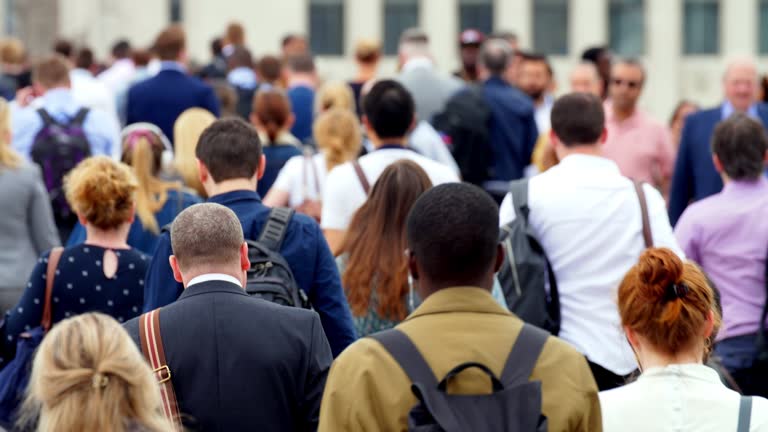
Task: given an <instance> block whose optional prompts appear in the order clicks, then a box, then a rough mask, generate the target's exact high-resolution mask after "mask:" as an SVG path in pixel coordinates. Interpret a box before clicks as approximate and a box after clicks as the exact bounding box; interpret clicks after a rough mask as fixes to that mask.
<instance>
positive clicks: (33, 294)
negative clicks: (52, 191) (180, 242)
mask: <svg viewBox="0 0 768 432" xmlns="http://www.w3.org/2000/svg"><path fill="white" fill-rule="evenodd" d="M64 184H65V190H66V194H67V200H68V201H69V203H70V206H71V207H72V210H73V211H74V212H75V213H77V215H78V218H79V220H80V223H81V224H83V225H84V226H85V229H86V232H87V236H86V241H85V243H83V244H80V245H77V246H73V247H68V248H66V249H65V250H64V252H63V254H62V256H61V259H60V261H59V265H58V267H57V268H56V276H55V280H54V283H53V294H52V300H51V306H52V312H53V323H54V324H55V323H57V322H58V321H61V320H63V319H65V318H69V317H71V316H74V315H78V314H82V313H85V312H94V311H96V312H102V313H105V314H107V315H111V316H112V317H114V318H115V319H117V320H118V321H120V322H123V321H127V320H129V319H131V318H133V317H135V316H138V315H139V313H140V312H141V306H142V304H143V300H144V286H143V285H144V274H145V273H146V270H147V267H148V265H149V258H148V257H147V256H145V255H143V254H142V253H141V252H139V251H137V250H135V249H132V248H130V247H129V246H128V244H127V243H126V240H127V238H128V231H129V229H130V227H131V223H132V222H133V219H134V207H135V205H134V195H135V190H136V185H137V183H136V178H135V177H134V174H133V172H132V171H131V170H130V168H128V167H127V166H126V165H124V164H122V163H120V162H115V161H113V160H111V159H109V158H107V157H104V156H97V157H93V158H89V159H87V160H85V161H83V162H81V163H80V164H79V165H78V166H77V167H76V168H75V169H73V170H72V172H71V173H70V174H69V176H68V177H67V178H66V179H65V183H64ZM48 255H49V252H46V253H44V254H43V255H42V256H41V257H40V259H39V260H38V262H37V265H36V266H35V269H34V270H33V271H32V275H31V276H30V278H29V282H28V283H27V287H26V290H25V292H24V295H23V296H22V298H21V300H20V301H19V303H18V304H17V305H16V306H15V307H14V308H12V309H11V310H9V311H8V312H7V314H6V316H5V328H4V334H3V335H2V353H1V355H2V364H4V363H5V362H6V361H8V360H10V359H12V358H13V356H14V355H15V350H16V339H17V337H18V335H19V334H21V333H23V332H24V331H26V330H29V329H31V328H34V327H37V326H39V325H40V320H41V318H42V315H43V303H44V301H45V279H46V270H47V266H48Z"/></svg>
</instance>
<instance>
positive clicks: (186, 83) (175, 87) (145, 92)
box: [126, 25, 219, 140]
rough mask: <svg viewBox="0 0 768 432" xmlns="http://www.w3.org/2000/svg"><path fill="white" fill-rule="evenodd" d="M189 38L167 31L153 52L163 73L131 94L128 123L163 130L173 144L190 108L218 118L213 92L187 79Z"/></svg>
mask: <svg viewBox="0 0 768 432" xmlns="http://www.w3.org/2000/svg"><path fill="white" fill-rule="evenodd" d="M185 46H186V36H185V34H184V30H183V29H182V28H181V27H180V26H177V25H174V26H171V27H169V28H167V29H166V30H164V31H163V32H162V33H160V35H159V36H158V37H157V39H156V40H155V45H154V49H155V52H156V53H157V55H158V57H160V60H161V61H162V63H161V67H160V72H158V73H157V75H155V76H154V77H152V78H149V79H146V80H144V81H141V82H139V83H138V84H135V85H134V86H133V87H131V88H130V89H129V90H128V96H127V104H128V105H127V108H126V122H127V123H128V124H132V123H138V122H148V123H152V124H154V125H157V126H158V127H159V128H160V129H162V131H163V133H164V134H165V136H167V137H168V138H169V139H170V140H173V124H174V123H175V122H176V119H177V118H178V117H179V115H181V113H183V112H184V111H186V110H187V109H189V108H193V107H200V108H204V109H206V110H208V111H210V112H211V113H212V114H213V115H215V116H217V117H218V116H219V100H218V99H216V94H215V93H214V91H213V89H212V88H211V87H210V86H208V85H207V84H205V83H204V82H202V81H200V80H199V79H197V78H195V77H191V76H189V75H187V71H186V68H185V67H184V65H183V60H184V58H185V57H186V49H185Z"/></svg>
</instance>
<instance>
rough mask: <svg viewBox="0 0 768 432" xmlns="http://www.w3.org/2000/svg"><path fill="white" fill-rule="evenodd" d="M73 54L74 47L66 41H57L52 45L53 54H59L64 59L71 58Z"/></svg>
mask: <svg viewBox="0 0 768 432" xmlns="http://www.w3.org/2000/svg"><path fill="white" fill-rule="evenodd" d="M74 52H75V47H74V45H72V42H70V41H68V40H66V39H58V40H56V41H55V42H54V43H53V53H54V54H59V55H60V56H62V57H65V58H72V55H73V54H74Z"/></svg>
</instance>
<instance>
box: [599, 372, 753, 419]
mask: <svg viewBox="0 0 768 432" xmlns="http://www.w3.org/2000/svg"><path fill="white" fill-rule="evenodd" d="M740 400H741V396H740V395H739V394H738V393H736V392H735V391H733V390H729V389H728V388H726V387H725V386H724V385H723V383H722V382H721V381H720V377H718V375H717V372H715V371H714V370H713V369H712V368H710V367H708V366H704V365H702V364H675V365H669V366H666V367H662V368H653V369H648V370H647V371H645V372H644V373H643V374H642V375H640V378H638V380H637V381H635V382H633V383H631V384H628V385H626V386H624V387H620V388H617V389H614V390H609V391H605V392H601V393H600V405H602V410H603V430H604V431H605V432H646V431H696V432H721V431H734V430H736V425H737V423H738V415H739V404H740ZM749 430H750V431H752V432H762V431H766V430H768V400H765V399H763V398H761V397H753V398H752V421H751V425H750V428H749Z"/></svg>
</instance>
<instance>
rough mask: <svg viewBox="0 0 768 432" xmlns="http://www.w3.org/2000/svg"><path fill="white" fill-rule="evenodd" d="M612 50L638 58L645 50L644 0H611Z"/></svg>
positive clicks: (609, 19) (609, 20) (609, 11)
mask: <svg viewBox="0 0 768 432" xmlns="http://www.w3.org/2000/svg"><path fill="white" fill-rule="evenodd" d="M608 22H609V26H610V30H609V31H610V40H611V50H612V51H613V52H616V53H618V54H621V55H624V56H638V55H641V54H643V51H644V49H645V43H644V41H645V12H644V8H643V0H611V3H610V5H609V10H608Z"/></svg>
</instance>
